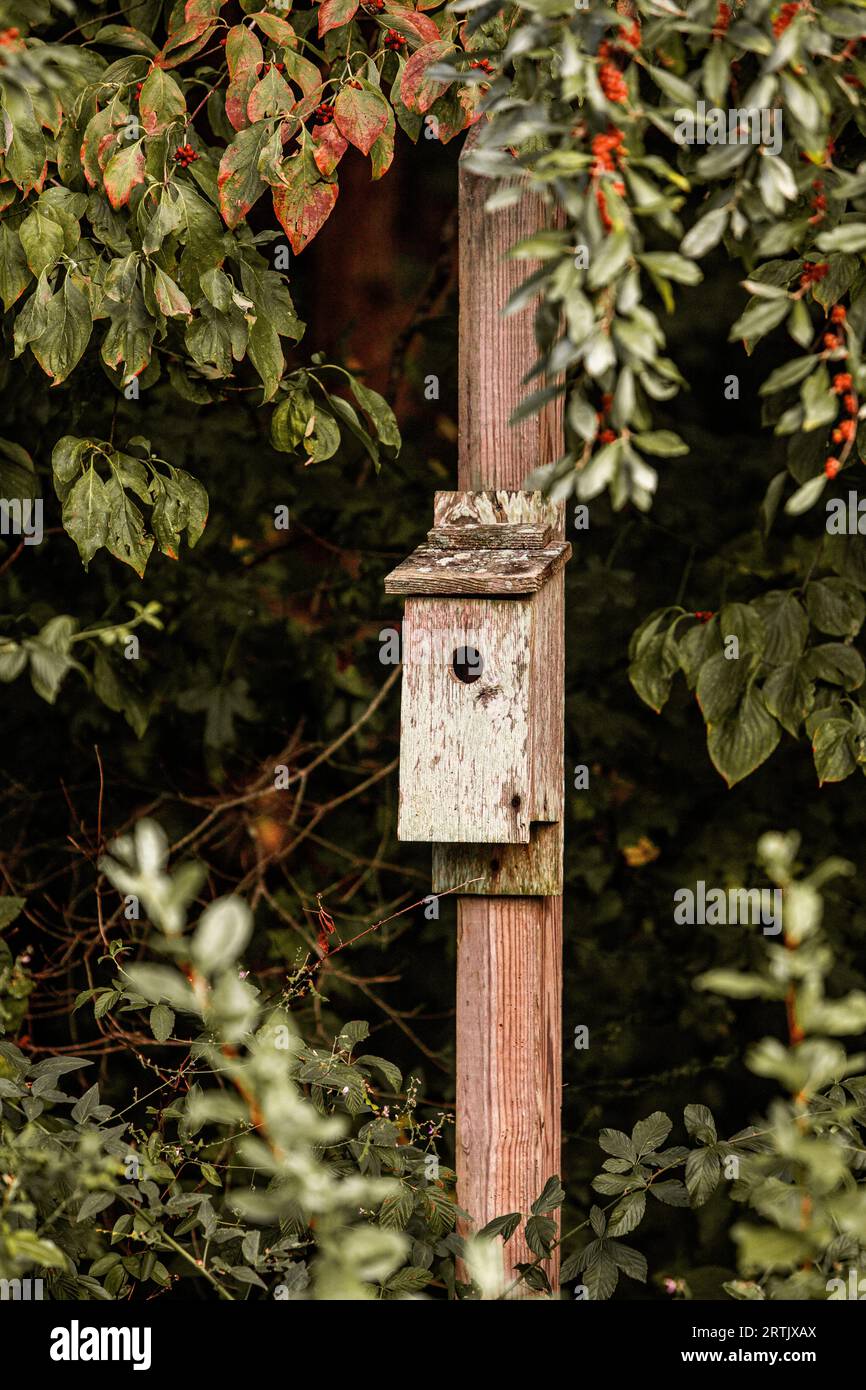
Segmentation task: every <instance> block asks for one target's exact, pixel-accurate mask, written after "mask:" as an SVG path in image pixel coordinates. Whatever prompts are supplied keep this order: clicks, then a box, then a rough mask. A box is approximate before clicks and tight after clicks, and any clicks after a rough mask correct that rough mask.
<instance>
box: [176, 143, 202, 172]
mask: <svg viewBox="0 0 866 1390" xmlns="http://www.w3.org/2000/svg"><path fill="white" fill-rule="evenodd" d="M174 158H175V162H176V163H177V164H179V165H180V167H181V169H188V168H189V166H190V165H191V164H195V162H196V160H197V159H200V158H201V156H200V155H197V154H196V152H195V150H194V149H193V147H192V145H178V147H177V149H176V150H175V152H174Z"/></svg>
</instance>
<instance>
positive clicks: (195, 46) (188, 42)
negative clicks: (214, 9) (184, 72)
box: [153, 15, 216, 68]
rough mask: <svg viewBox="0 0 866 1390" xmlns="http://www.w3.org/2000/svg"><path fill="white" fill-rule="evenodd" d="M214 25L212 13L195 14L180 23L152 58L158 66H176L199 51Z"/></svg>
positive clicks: (214, 20)
mask: <svg viewBox="0 0 866 1390" xmlns="http://www.w3.org/2000/svg"><path fill="white" fill-rule="evenodd" d="M215 27H216V19H214V18H213V16H212V15H197V16H195V17H194V18H191V19H190V20H188V22H187V23H186V24H181V25H180V27H179V28H177V29H175V31H174V33H173V34H172V35H171V36H170V38H168V39H167V40H166V42H165V44H164V45H163V48H162V51H161V52H160V53H158V54H157V55H156V57H155V58H154V60H153V61H154V64H155V66H156V67H160V68H176V67H178V66H179V65H180V64H181V63H185V62H186V61H187V59H188V58H194V57H195V55H196V53H200V52H201V50H202V49H203V48H204V46H205V44H206V43H207V41H208V39H209V38H210V36H211V33H212V32H213V30H214V28H215Z"/></svg>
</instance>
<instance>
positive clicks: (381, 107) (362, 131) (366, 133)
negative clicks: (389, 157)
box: [334, 87, 388, 154]
mask: <svg viewBox="0 0 866 1390" xmlns="http://www.w3.org/2000/svg"><path fill="white" fill-rule="evenodd" d="M334 121H335V122H336V124H337V126H338V128H339V130H340V133H341V135H345V137H346V139H347V140H348V141H349V143H350V144H351V145H354V146H355V147H356V148H357V149H359V150H360V151H361V153H362V154H369V153H370V151H371V149H372V148H373V146H374V144H375V143H376V141H377V140H378V138H379V136H380V135H381V134H382V131H383V130H384V129H385V126H386V125H387V124H388V103H387V101H386V100H385V98H384V97H383V96H382V93H381V92H377V91H375V90H374V89H373V88H371V87H344V88H343V89H342V91H341V92H340V93H339V95H338V96H337V100H336V101H335V102H334Z"/></svg>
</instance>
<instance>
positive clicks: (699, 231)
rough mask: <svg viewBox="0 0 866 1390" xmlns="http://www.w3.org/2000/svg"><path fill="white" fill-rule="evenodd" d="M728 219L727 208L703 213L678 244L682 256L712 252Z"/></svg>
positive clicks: (696, 256)
mask: <svg viewBox="0 0 866 1390" xmlns="http://www.w3.org/2000/svg"><path fill="white" fill-rule="evenodd" d="M716 51H718V49H717V50H716ZM728 217H729V210H728V208H727V206H725V207H722V208H714V209H713V211H712V212H707V213H705V214H704V216H703V217H701V218H699V219H698V221H697V222H696V223H695V225H694V226H693V227H691V228H690V229H689V231H688V232H686V235H685V236H684V237H683V239H682V242H681V243H680V251H681V252H682V254H683V255H684V256H691V257H695V258H699V257H700V256H705V255H706V254H707V252H708V251H712V249H713V247H714V246H718V244H719V242H720V241H721V239H722V237H723V236H724V234H725V228H726V227H727V225H728Z"/></svg>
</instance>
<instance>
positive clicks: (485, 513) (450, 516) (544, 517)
mask: <svg viewBox="0 0 866 1390" xmlns="http://www.w3.org/2000/svg"><path fill="white" fill-rule="evenodd" d="M564 514H565V503H564V502H551V500H550V498H549V497H545V496H544V493H543V492H515V491H514V490H513V489H509V488H482V489H481V490H480V491H479V492H437V493H436V494H435V496H434V498H433V525H434V526H435V527H441V526H470V527H471V526H479V525H480V526H503V525H508V526H519V525H532V526H544V527H545V528H546V529H547V528H549V529H550V530H555V531H556V532H557V534H559V530H560V528H561V526H562V522H563V516H564Z"/></svg>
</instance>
